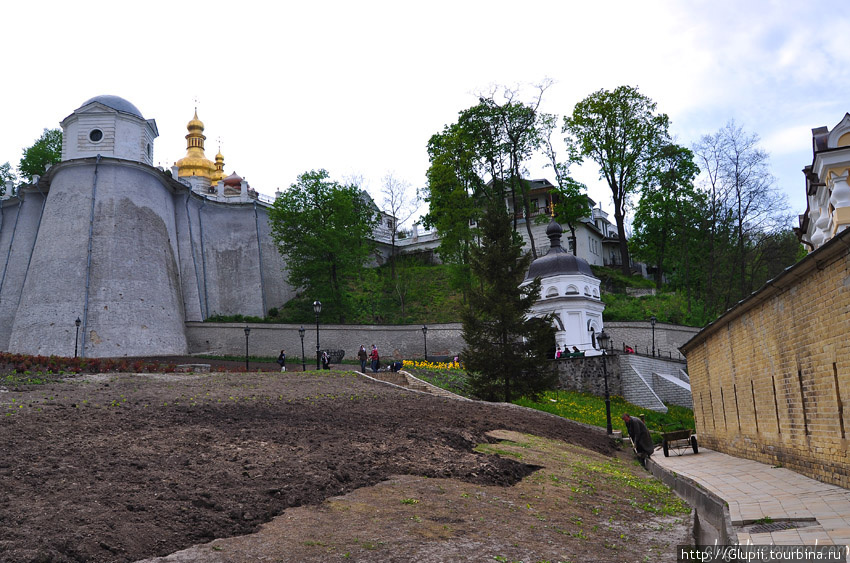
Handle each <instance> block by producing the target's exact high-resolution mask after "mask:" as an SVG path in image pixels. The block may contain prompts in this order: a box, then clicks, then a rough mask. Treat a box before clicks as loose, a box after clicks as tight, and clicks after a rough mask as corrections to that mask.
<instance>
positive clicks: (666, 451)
mask: <svg viewBox="0 0 850 563" xmlns="http://www.w3.org/2000/svg"><path fill="white" fill-rule="evenodd" d="M661 449H663V450H664V457H670V445H669V444H668V443H667V440H662V441H661Z"/></svg>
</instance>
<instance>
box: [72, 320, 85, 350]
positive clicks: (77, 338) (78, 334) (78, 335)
mask: <svg viewBox="0 0 850 563" xmlns="http://www.w3.org/2000/svg"><path fill="white" fill-rule="evenodd" d="M82 323H83V321H81V320H80V317H77V320H76V321H74V324H75V325H77V334H76V335H74V357H75V358H76V357H77V342H79V340H80V325H81V324H82Z"/></svg>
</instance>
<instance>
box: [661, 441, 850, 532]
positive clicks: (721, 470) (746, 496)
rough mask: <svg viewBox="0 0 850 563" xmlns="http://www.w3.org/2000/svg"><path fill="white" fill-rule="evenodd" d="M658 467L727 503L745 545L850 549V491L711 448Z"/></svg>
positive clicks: (676, 457) (663, 459)
mask: <svg viewBox="0 0 850 563" xmlns="http://www.w3.org/2000/svg"><path fill="white" fill-rule="evenodd" d="M652 463H655V464H657V465H658V466H659V467H661V468H662V469H663V470H664V471H666V472H668V473H674V474H676V475H677V476H682V477H685V478H687V479H690V480H692V481H694V482H696V483H697V484H698V485H699V486H701V487H703V488H704V489H706V490H708V491H709V492H711V493H713V494H714V495H716V496H717V497H720V498H721V499H722V500H724V501H726V503H728V505H729V516H730V518H731V520H732V522H731V523H732V526H733V527H734V529H735V531H736V532H737V535H738V541H739V542H740V543H741V544H747V543H754V544H771V543H772V544H777V545H781V544H784V545H788V544H797V545H799V544H805V545H813V544H815V543H817V544H819V545H822V544H835V545H848V544H850V490H847V489H843V488H841V487H838V486H835V485H829V484H826V483H821V482H820V481H817V480H815V479H811V478H809V477H806V476H804V475H801V474H800V473H796V472H794V471H791V470H789V469H785V468H783V467H774V466H770V465H766V464H764V463H759V462H757V461H752V460H748V459H743V458H738V457H734V456H730V455H727V454H723V453H720V452H715V451H712V450H708V449H705V448H701V449H700V451H699V453H698V454H694V453H692V452H690V451H688V452H687V453H684V454H683V455H671V456H670V457H664V455H663V454H662V453H661V451H657V452H656V453H655V455H653V456H652ZM783 528H784V529H783Z"/></svg>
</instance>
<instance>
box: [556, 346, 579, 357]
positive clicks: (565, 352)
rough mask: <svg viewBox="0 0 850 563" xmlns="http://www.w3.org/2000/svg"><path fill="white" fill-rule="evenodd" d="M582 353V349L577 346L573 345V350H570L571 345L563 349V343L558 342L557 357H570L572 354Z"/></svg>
mask: <svg viewBox="0 0 850 563" xmlns="http://www.w3.org/2000/svg"><path fill="white" fill-rule="evenodd" d="M580 354H581V350H579V349H578V347H577V346H573V349H572V350H570V348H569V346H565V347H564V350H563V351H561V345H560V344H558V349H557V350H555V359H556V360H560V359H561V358H566V357H570V356H572V357H575V356H578V355H580Z"/></svg>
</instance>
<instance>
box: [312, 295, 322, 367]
mask: <svg viewBox="0 0 850 563" xmlns="http://www.w3.org/2000/svg"><path fill="white" fill-rule="evenodd" d="M313 312H315V313H316V369H319V356H320V352H319V313H321V312H322V302H321V301H313Z"/></svg>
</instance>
